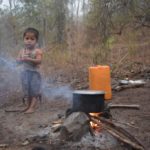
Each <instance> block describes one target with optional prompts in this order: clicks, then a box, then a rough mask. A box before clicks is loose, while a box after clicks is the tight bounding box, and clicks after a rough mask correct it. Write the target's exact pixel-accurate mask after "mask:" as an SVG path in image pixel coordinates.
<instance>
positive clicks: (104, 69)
mask: <svg viewBox="0 0 150 150" xmlns="http://www.w3.org/2000/svg"><path fill="white" fill-rule="evenodd" d="M89 88H90V90H100V91H104V92H105V100H110V99H111V98H112V91H111V77H110V67H109V66H95V67H89Z"/></svg>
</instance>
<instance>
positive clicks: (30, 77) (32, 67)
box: [17, 28, 42, 113]
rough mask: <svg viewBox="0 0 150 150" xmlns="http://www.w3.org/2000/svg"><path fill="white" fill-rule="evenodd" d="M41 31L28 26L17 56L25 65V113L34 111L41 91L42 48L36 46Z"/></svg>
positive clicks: (23, 81)
mask: <svg viewBox="0 0 150 150" xmlns="http://www.w3.org/2000/svg"><path fill="white" fill-rule="evenodd" d="M38 38H39V32H38V30H36V29H34V28H27V29H26V30H25V31H24V34H23V42H24V49H22V50H21V51H20V52H19V54H18V57H17V61H18V62H19V63H20V64H22V65H23V71H22V73H21V81H22V88H23V92H24V97H26V98H27V100H28V106H27V108H26V109H25V110H24V111H25V113H33V112H34V111H35V107H36V104H37V98H38V96H39V95H40V92H41V75H40V73H39V71H38V68H39V65H40V64H41V61H42V50H41V49H39V48H36V44H37V42H38Z"/></svg>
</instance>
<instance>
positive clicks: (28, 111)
mask: <svg viewBox="0 0 150 150" xmlns="http://www.w3.org/2000/svg"><path fill="white" fill-rule="evenodd" d="M36 104H37V99H36V97H33V98H32V99H31V102H30V104H29V107H28V109H27V110H26V111H25V113H33V112H34V111H35V106H36Z"/></svg>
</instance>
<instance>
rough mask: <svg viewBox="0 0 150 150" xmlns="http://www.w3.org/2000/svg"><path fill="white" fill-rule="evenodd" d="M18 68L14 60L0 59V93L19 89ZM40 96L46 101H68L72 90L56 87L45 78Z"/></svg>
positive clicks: (67, 87) (64, 86)
mask: <svg viewBox="0 0 150 150" xmlns="http://www.w3.org/2000/svg"><path fill="white" fill-rule="evenodd" d="M20 66H21V65H18V64H17V62H16V60H15V59H14V58H11V57H0V71H1V74H0V79H1V84H0V91H2V90H9V89H11V90H12V91H13V92H14V91H16V90H17V89H20V88H21V82H20V72H21V67H20ZM50 81H52V82H50ZM42 95H43V96H44V97H46V98H47V99H48V100H51V99H55V97H57V98H58V97H61V98H65V99H66V100H70V99H72V89H71V87H70V86H69V85H63V86H56V84H55V83H54V82H53V79H49V78H48V80H47V77H45V78H42Z"/></svg>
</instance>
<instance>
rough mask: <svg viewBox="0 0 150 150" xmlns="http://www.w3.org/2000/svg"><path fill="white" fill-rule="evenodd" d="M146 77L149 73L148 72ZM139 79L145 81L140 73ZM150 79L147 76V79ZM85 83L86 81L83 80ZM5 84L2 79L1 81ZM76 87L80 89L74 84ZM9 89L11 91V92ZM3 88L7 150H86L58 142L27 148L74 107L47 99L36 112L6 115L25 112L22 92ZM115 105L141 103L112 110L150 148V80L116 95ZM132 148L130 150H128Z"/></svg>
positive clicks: (0, 108)
mask: <svg viewBox="0 0 150 150" xmlns="http://www.w3.org/2000/svg"><path fill="white" fill-rule="evenodd" d="M144 74H145V73H144ZM136 78H140V79H141V78H144V79H145V76H143V74H142V76H141V74H137V75H136ZM146 78H147V77H146ZM81 80H82V79H81ZM1 82H2V80H1ZM74 87H76V86H75V85H74ZM7 90H8V89H7ZM5 92H6V89H5V88H4V87H3V88H2V87H1V89H0V95H1V97H0V102H1V104H0V144H8V147H6V148H0V149H5V150H27V149H28V150H31V149H32V147H33V146H37V145H42V146H44V147H46V148H47V149H49V150H51V149H53V150H54V149H57V150H58V149H61V150H62V149H68V150H69V149H76V150H77V149H78V150H79V149H83V147H76V148H75V147H74V148H73V147H67V146H66V145H65V144H62V143H59V142H57V141H56V142H55V143H51V141H48V142H47V143H44V144H41V143H40V142H33V143H31V144H29V145H26V146H23V145H22V142H23V141H24V140H25V139H26V138H27V137H29V136H31V135H34V134H35V133H37V132H38V131H39V130H40V128H42V126H48V125H50V124H51V123H52V121H54V120H57V118H58V114H65V111H66V109H67V108H69V107H70V106H71V99H70V101H68V100H66V99H65V98H62V97H55V98H51V97H49V98H43V101H42V104H40V103H39V104H38V108H37V109H36V112H35V113H33V114H24V113H20V112H9V113H8V112H5V110H6V109H18V108H19V109H22V108H24V106H23V105H22V100H21V94H20V91H19V90H18V91H16V92H14V91H13V93H12V92H9V91H7V94H5ZM110 102H111V103H113V104H118V103H121V104H139V105H140V110H134V109H112V110H111V114H112V116H113V118H114V119H116V120H118V121H120V122H125V123H129V124H131V125H132V126H134V127H131V126H128V125H125V124H124V125H123V124H122V126H123V127H124V128H125V129H126V130H128V131H129V132H130V133H132V135H134V136H135V137H136V138H137V139H138V140H139V141H140V142H141V143H142V144H143V145H144V146H145V149H146V150H149V149H150V112H149V109H150V105H149V104H150V80H149V79H146V85H145V86H144V87H140V88H129V89H125V90H123V91H120V92H113V98H112V100H111V101H110ZM126 149H128V148H126Z"/></svg>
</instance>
